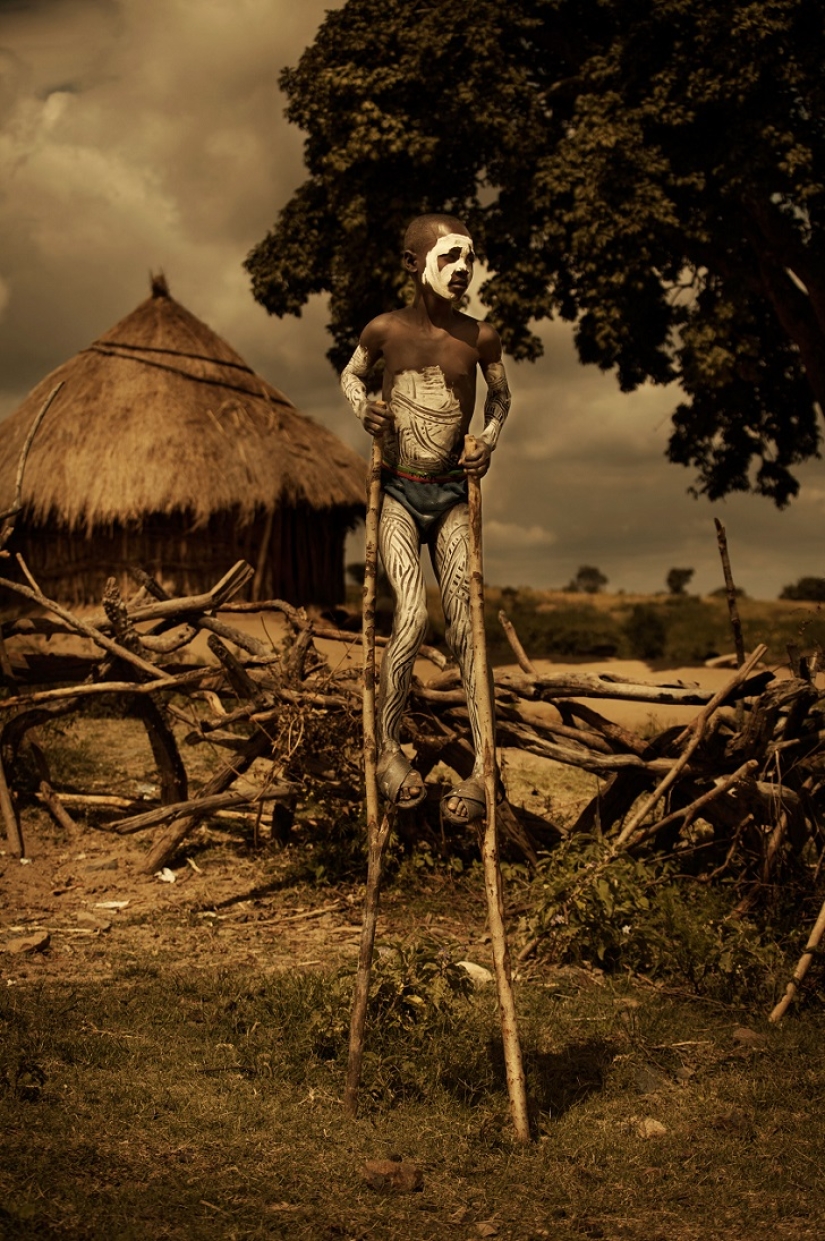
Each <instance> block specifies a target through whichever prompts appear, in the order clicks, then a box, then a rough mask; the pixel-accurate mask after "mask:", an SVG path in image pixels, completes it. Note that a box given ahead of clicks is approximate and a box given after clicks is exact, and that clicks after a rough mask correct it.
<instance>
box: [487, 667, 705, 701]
mask: <svg viewBox="0 0 825 1241" xmlns="http://www.w3.org/2000/svg"><path fill="white" fill-rule="evenodd" d="M496 685H498V686H502V687H505V688H507V689H509V690H511V691H512V692H513V693H515V694H518V695H519V696H520V697H522V698H530V699H537V698H538V699H539V700H540V701H542V702H552V701H553V699H554V698H618V699H621V700H622V701H625V702H655V703H664V704H668V705H672V706H702V705H703V704H704V703H706V702H707V701H708V699H709V698H710V694H708V693H707V692H706V691H705V690H701V689H699V687H698V686H697V685H686V684H685V683H684V682H683V681H678V682H671V683H667V684H665V683H662V684H657V683H654V682H647V681H630V680H628V679H627V678H625V677H620V676H616V675H615V674H613V673H609V672H601V673H597V672H559V673H555V674H553V675H549V676H542V675H539V676H537V677H536V678H535V679H531V680H530V681H525V680H524V679H523V678H521V677H517V676H515V675H514V674H512V673H503V672H500V673H498V674H497V675H496Z"/></svg>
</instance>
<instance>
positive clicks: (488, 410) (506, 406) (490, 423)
mask: <svg viewBox="0 0 825 1241" xmlns="http://www.w3.org/2000/svg"><path fill="white" fill-rule="evenodd" d="M484 378H485V379H486V381H487V399H486V401H485V402H484V430H483V431H482V433H481V435H480V436H479V439H482V440H484V443H485V444H487V446H488V447H489V448H490V449H493V448H495V446H496V444H497V443H498V437H499V435H501V428H502V427H503V426H504V423H505V421H506V419H507V415H508V414H509V412H510V401H511V398H510V388H509V386H508V383H507V375H506V374H505V371H504V366H503V364H502V363H501V362H491V363H490V365H489V366H488V367H487V371H486V373H485V375H484Z"/></svg>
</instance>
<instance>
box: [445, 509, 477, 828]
mask: <svg viewBox="0 0 825 1241" xmlns="http://www.w3.org/2000/svg"><path fill="white" fill-rule="evenodd" d="M469 537H470V523H469V515H468V510H467V505H466V504H457V505H456V506H455V507H454V508H451V509H450V510H449V511H448V512H447V513H445V515H444V518H443V519H442V521H441V524H440V526H439V528H438V532H437V534H436V538H435V542H434V545H433V547H432V559H433V568H434V569H435V573H436V577H437V578H438V583H439V586H440V588H441V602H442V606H443V608H444V618H445V620H446V622H447V630H446V639H447V643H448V645H449V647H450V650H451V651H452V653H453V655H454V656H455V658H456V660H457V662H458V667H459V671H460V672H461V681H462V684H463V685H464V692H465V694H466V696H467V710H468V713H469V716H470V734H471V736H472V739H473V750H474V751H475V756H476V759H475V764H474V766H473V773H472V775H471V777H470V778H469V780H465V781H463V783H462V785H461V786H459V787H460V789H461V790H462V792H458V791H457V792H456V793H454V794H453V795H451V796H448V797H446V798H445V800H444V809H445V811H446V813H447V817H448V818H450V819H451V820H453V821H454V822H458V821H462V820H463V821H465V822H466V821H467V820H468V819H471V818H481V817H482V816H483V814H484V806H485V799H484V758H483V755H484V745H483V736H482V729H481V721H480V718H479V712H478V695H477V693H476V667H475V658H474V648H473V631H472V624H471V621H470V589H469V574H468V552H469Z"/></svg>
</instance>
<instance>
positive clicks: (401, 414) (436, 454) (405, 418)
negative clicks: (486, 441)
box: [384, 366, 464, 474]
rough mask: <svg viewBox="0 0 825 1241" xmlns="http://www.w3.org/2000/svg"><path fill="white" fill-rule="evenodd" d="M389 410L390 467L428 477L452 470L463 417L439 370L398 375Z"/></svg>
mask: <svg viewBox="0 0 825 1241" xmlns="http://www.w3.org/2000/svg"><path fill="white" fill-rule="evenodd" d="M390 409H391V411H392V413H393V416H394V419H395V426H394V429H393V431H392V433H391V434H390V435H388V436H387V440H386V443H385V448H384V455H385V457H386V460H387V461H388V463H389V464H391V465H397V466H400V467H402V468H403V467H404V466H408V467H410V468H413V469H416V470H421V471H423V472H426V473H431V474H435V473H438V472H439V471H443V470H448V469H451V468H453V467H454V466H455V463H456V461H457V459H458V457H459V456H460V454H461V447H462V444H461V436H462V429H463V426H464V415H463V413H462V410H461V405H460V404H459V401H458V397H456V396H455V394H454V393H453V392H451V391H450V389H449V388H448V387H447V381H446V379H445V378H444V372H443V371H442V370H441V367H440V366H426V367H424V369H423V370H421V371H400V372H399V373H398V374H397V375H396V376H395V377H394V380H393V388H392V393H391V395H390Z"/></svg>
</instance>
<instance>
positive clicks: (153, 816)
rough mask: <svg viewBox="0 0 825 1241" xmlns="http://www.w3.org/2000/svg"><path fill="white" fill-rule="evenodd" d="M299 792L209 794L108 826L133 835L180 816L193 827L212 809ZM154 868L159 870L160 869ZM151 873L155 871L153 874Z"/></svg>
mask: <svg viewBox="0 0 825 1241" xmlns="http://www.w3.org/2000/svg"><path fill="white" fill-rule="evenodd" d="M298 791H299V785H297V784H274V785H272V786H271V787H270V788H268V789H262V790H261V791H260V792H258V793H231V792H226V793H212V794H209V795H208V796H203V795H201V794H198V796H197V797H193V798H192V799H191V801H184V802H177V803H175V804H174V805H172V806H158V807H157V809H155V810H147V811H146V813H145V814H136V815H133V816H132V817H131V818H129V819H120V820H118V821H117V822H116V823H111V824H109V827H110V829H112V830H114V831H115V832H117V834H118V836H132V835H134V833H135V832H142V831H144V830H145V829H146V828H147V827H157V826H158V825H159V824H160V823H171V822H172V821H173V820H174V819H177V818H179V817H180V816H181V815H187V816H188V818H190V819H191V820H192V826H194V825H195V823H197V822H199V821H200V820H201V819H203V818H204V817H205V816H206V815H208V814H212V812H213V811H214V810H226V809H228V808H229V807H230V806H248V805H257V804H258V803H259V802H267V801H291V800H292V799H294V797H295V794H296V793H297V792H298ZM156 869H158V870H160V869H161V867H157V868H156ZM153 873H154V872H153Z"/></svg>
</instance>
